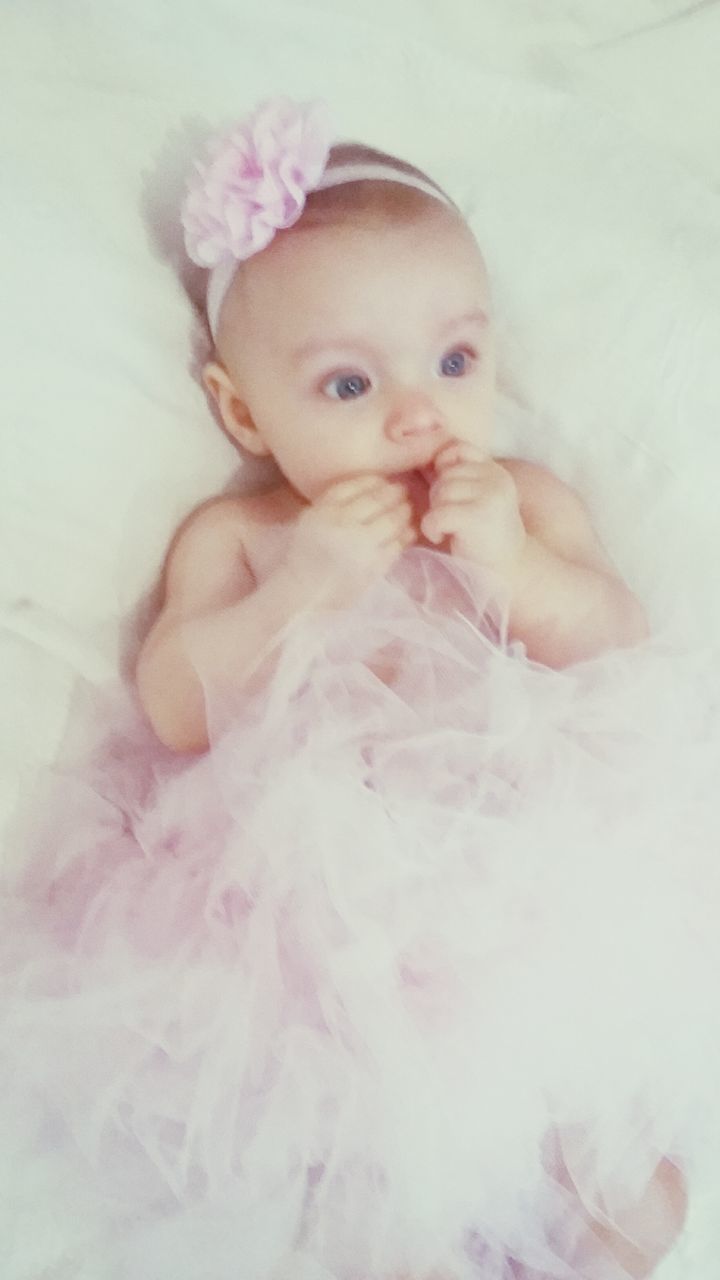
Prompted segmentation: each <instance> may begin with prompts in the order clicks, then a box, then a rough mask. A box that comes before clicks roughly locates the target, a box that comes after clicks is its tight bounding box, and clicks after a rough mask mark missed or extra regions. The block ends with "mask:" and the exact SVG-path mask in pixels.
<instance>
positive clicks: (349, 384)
mask: <svg viewBox="0 0 720 1280" xmlns="http://www.w3.org/2000/svg"><path fill="white" fill-rule="evenodd" d="M369 386H370V379H369V378H366V377H364V375H363V374H362V373H343V374H339V375H338V377H336V378H330V379H329V381H328V382H326V383H325V385H324V386H323V391H326V392H327V394H328V395H330V396H332V398H333V399H334V400H358V399H359V398H360V396H362V395H364V394H365V392H366V391H367V389H368V387H369Z"/></svg>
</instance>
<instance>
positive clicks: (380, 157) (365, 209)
mask: <svg viewBox="0 0 720 1280" xmlns="http://www.w3.org/2000/svg"><path fill="white" fill-rule="evenodd" d="M371 164H372V165H380V166H382V167H387V168H388V169H395V170H397V171H399V172H400V173H406V174H407V175H408V177H411V178H419V179H420V180H421V181H423V182H426V183H427V184H428V185H429V186H431V187H433V188H434V190H435V191H437V193H438V195H439V196H442V198H443V199H444V200H446V201H447V202H448V203H449V204H450V205H451V206H452V207H453V208H457V206H456V205H455V204H454V203H453V201H452V200H451V199H450V197H449V196H448V195H447V193H446V192H445V191H443V189H442V187H441V186H439V185H438V183H437V182H435V181H434V180H433V179H432V178H430V177H429V176H428V174H426V173H424V172H423V170H422V169H418V168H417V167H416V166H415V165H413V164H408V163H407V161H406V160H401V159H399V157H398V156H393V155H390V154H389V153H388V152H387V151H378V150H377V149H376V148H375V147H368V146H365V145H364V143H361V142H339V143H336V144H335V146H334V147H331V149H330V154H329V157H328V163H327V170H328V171H330V172H331V171H332V170H333V169H336V168H339V167H340V166H343V167H344V166H345V165H348V166H350V165H357V166H358V167H360V166H361V165H371ZM436 204H437V202H436V201H435V200H434V199H433V197H432V196H430V195H426V193H425V192H423V191H418V189H417V188H416V187H410V186H406V185H405V184H403V183H401V182H392V181H388V180H387V179H382V178H361V179H359V180H358V181H357V182H344V183H341V184H340V185H338V186H336V187H325V188H324V189H323V190H322V191H310V192H309V193H308V195H307V198H306V202H305V208H304V210H303V212H302V215H301V216H300V218H299V219H298V222H297V223H295V226H296V227H298V228H300V227H302V226H303V225H315V224H317V223H321V222H324V221H328V222H330V221H333V220H334V219H335V218H337V217H342V216H343V215H352V214H355V215H359V216H362V215H363V214H366V215H375V216H376V217H378V218H380V219H382V218H387V219H388V220H390V221H393V222H395V221H405V220H408V221H410V220H413V219H414V218H416V217H418V216H420V215H422V214H423V213H426V212H427V211H428V209H429V208H430V207H432V206H435V205H436ZM458 212H459V210H458Z"/></svg>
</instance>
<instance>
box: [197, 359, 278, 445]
mask: <svg viewBox="0 0 720 1280" xmlns="http://www.w3.org/2000/svg"><path fill="white" fill-rule="evenodd" d="M202 380H203V382H204V384H205V386H206V387H207V389H208V391H209V392H210V395H211V396H212V398H213V400H214V401H215V403H216V404H217V407H218V409H219V411H220V416H221V418H222V420H223V424H224V426H225V430H226V431H227V432H228V433H229V434H230V435H231V436H232V437H233V439H234V440H237V442H238V444H239V445H241V446H242V448H243V449H247V451H248V453H252V454H254V455H255V457H256V458H265V457H267V456H268V454H269V453H270V450H269V448H268V446H267V445H266V444H265V441H264V440H263V439H262V437H261V435H260V433H259V431H258V429H257V427H256V426H255V423H254V421H253V418H252V415H251V413H250V410H249V408H248V406H247V404H246V403H245V401H244V400H243V399H242V398H241V397H240V396H239V395H238V393H237V391H236V390H235V386H234V384H233V381H232V379H231V377H230V375H229V373H228V371H227V369H225V368H224V367H223V366H222V365H221V364H218V363H217V361H215V360H211V361H209V362H208V364H206V365H205V366H204V368H203V371H202Z"/></svg>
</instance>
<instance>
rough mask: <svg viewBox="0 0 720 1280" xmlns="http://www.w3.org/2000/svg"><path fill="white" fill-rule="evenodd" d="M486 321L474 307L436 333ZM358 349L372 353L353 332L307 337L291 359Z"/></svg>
mask: <svg viewBox="0 0 720 1280" xmlns="http://www.w3.org/2000/svg"><path fill="white" fill-rule="evenodd" d="M487 323H488V317H487V314H486V312H484V311H482V310H481V309H480V308H479V307H474V308H473V309H472V310H471V311H465V312H463V314H462V315H460V316H454V317H453V319H452V320H446V321H445V322H444V324H442V325H440V328H439V330H438V334H439V336H440V337H443V336H444V335H445V334H446V333H450V332H452V330H454V329H460V328H461V327H462V326H463V325H469V324H474V325H477V326H478V327H479V328H485V326H486V325H487ZM340 350H342V351H348V350H350V351H359V352H360V353H361V354H362V355H366V356H372V355H374V353H375V352H374V348H373V346H372V343H370V342H367V341H366V340H365V339H364V338H359V337H356V336H355V335H354V334H344V335H343V334H339V335H337V336H336V337H333V338H309V339H308V340H307V342H301V343H300V346H299V347H295V349H294V350H293V351H292V352H291V355H292V359H293V360H296V361H300V360H305V359H307V357H308V356H313V355H317V354H318V353H321V352H323V351H340Z"/></svg>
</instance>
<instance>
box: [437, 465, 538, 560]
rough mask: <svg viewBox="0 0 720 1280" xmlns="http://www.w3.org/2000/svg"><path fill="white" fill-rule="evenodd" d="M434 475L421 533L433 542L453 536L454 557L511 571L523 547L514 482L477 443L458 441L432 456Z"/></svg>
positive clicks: (451, 538)
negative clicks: (434, 456)
mask: <svg viewBox="0 0 720 1280" xmlns="http://www.w3.org/2000/svg"><path fill="white" fill-rule="evenodd" d="M434 467H435V472H436V478H435V480H434V481H433V483H432V484H431V486H430V493H429V502H430V506H429V509H428V511H427V513H426V515H425V516H424V517H423V521H422V532H423V533H424V534H425V537H426V538H427V539H428V541H430V542H435V543H440V542H442V540H443V538H445V537H449V539H450V551H451V554H452V555H456V556H464V557H466V558H467V559H468V560H474V561H475V562H476V563H477V564H481V565H485V566H487V567H488V568H490V569H496V570H498V571H499V572H501V573H508V572H510V571H511V570H512V569H513V568H514V567H515V566H516V565H517V563H518V562H519V560H520V556H521V554H522V552H523V549H524V547H525V541H526V537H527V535H526V532H525V526H524V524H523V521H522V517H521V515H520V511H519V508H518V496H517V490H516V488H515V481H514V480H513V478H512V476H511V475H510V473H509V472H508V471H506V470H505V468H504V467H501V466H500V464H499V463H497V462H494V461H493V459H492V458H489V457H488V456H487V454H486V453H484V452H483V451H482V450H481V449H479V448H478V447H477V446H476V445H473V444H469V443H468V442H467V441H465V440H454V441H452V442H451V443H450V444H448V445H446V446H445V448H444V449H441V450H440V452H439V453H438V454H437V456H436V458H435V460H434Z"/></svg>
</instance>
